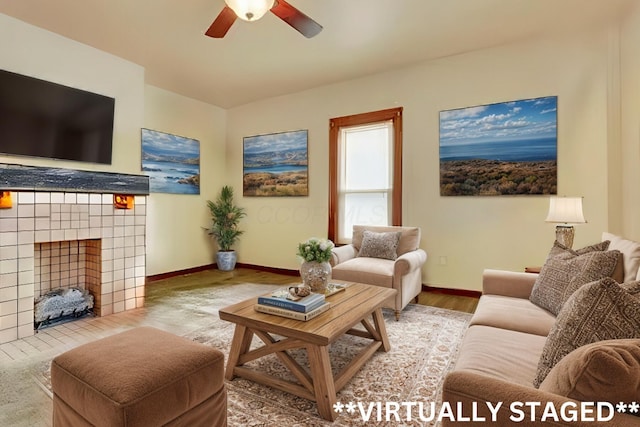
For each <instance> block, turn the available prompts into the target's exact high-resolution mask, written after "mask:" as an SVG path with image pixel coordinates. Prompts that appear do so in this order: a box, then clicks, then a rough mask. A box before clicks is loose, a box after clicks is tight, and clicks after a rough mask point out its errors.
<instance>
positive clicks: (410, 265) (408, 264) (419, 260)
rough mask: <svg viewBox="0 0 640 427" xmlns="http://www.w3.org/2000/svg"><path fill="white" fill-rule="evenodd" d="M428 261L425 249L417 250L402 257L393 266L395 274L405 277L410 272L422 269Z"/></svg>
mask: <svg viewBox="0 0 640 427" xmlns="http://www.w3.org/2000/svg"><path fill="white" fill-rule="evenodd" d="M426 261H427V253H426V252H425V251H424V250H423V249H420V248H418V249H416V250H415V251H410V252H407V253H404V254H402V255H400V256H399V257H398V258H397V259H396V262H395V264H394V265H393V270H394V274H396V275H397V274H400V275H401V276H404V275H405V274H408V273H409V272H411V271H413V270H416V269H420V268H422V265H423V264H424V263H425V262H426Z"/></svg>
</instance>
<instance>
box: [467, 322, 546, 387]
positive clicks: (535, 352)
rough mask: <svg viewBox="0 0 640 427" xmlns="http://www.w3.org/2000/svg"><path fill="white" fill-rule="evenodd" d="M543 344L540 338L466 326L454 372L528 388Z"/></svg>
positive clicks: (501, 330) (502, 330) (520, 333)
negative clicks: (471, 374) (466, 372)
mask: <svg viewBox="0 0 640 427" xmlns="http://www.w3.org/2000/svg"><path fill="white" fill-rule="evenodd" d="M544 343H545V337H543V336H540V335H531V334H525V333H522V332H516V331H510V330H507V329H501V328H493V327H491V326H482V325H474V326H470V327H469V328H468V329H467V331H466V332H465V336H464V339H463V340H462V343H461V344H460V350H459V351H458V360H457V361H456V365H455V370H456V371H459V370H467V371H471V372H475V373H477V374H481V375H486V376H489V377H492V378H497V379H500V380H503V381H508V382H510V383H516V384H520V385H525V386H529V387H530V386H531V381H532V379H533V378H534V377H535V374H536V362H537V361H538V359H539V358H540V353H541V352H542V348H543V347H544ZM498 356H499V357H498Z"/></svg>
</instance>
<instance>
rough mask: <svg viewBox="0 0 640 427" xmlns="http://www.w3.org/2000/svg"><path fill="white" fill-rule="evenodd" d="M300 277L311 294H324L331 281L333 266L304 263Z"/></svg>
mask: <svg viewBox="0 0 640 427" xmlns="http://www.w3.org/2000/svg"><path fill="white" fill-rule="evenodd" d="M300 277H302V283H303V284H304V285H305V286H308V287H309V288H311V292H317V293H324V292H325V291H326V290H327V285H328V284H329V280H331V264H329V262H317V261H304V262H303V263H302V264H301V265H300Z"/></svg>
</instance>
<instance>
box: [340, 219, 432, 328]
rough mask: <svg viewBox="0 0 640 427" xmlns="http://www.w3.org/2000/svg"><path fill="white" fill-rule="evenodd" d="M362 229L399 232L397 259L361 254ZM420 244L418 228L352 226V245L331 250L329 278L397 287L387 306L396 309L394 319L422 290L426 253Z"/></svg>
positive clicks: (377, 231) (398, 317) (376, 231)
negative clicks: (331, 269) (393, 297)
mask: <svg viewBox="0 0 640 427" xmlns="http://www.w3.org/2000/svg"><path fill="white" fill-rule="evenodd" d="M365 230H368V231H372V232H375V233H387V232H400V233H401V234H400V240H399V242H398V246H397V248H396V254H397V258H396V259H395V260H393V259H384V258H374V257H369V256H362V255H361V249H362V242H363V236H364V231H365ZM419 246H420V228H418V227H394V226H364V225H355V226H353V238H352V242H351V244H349V245H344V246H338V247H335V248H334V249H333V254H332V256H331V261H330V262H331V266H332V268H333V271H332V273H331V277H332V279H333V280H335V281H340V280H344V281H348V282H359V283H366V284H369V285H376V286H383V287H386V288H392V289H396V290H397V291H398V293H397V294H396V297H395V300H391V301H389V302H388V305H387V307H389V308H392V309H394V310H395V315H396V320H399V319H400V312H401V311H402V310H403V309H404V308H405V307H406V306H407V304H409V302H411V300H412V299H414V298H415V299H416V300H417V296H418V295H419V294H420V291H422V265H423V264H424V263H425V262H426V260H427V253H426V252H425V251H424V250H422V249H420V247H419ZM365 252H366V251H365ZM359 255H360V256H359Z"/></svg>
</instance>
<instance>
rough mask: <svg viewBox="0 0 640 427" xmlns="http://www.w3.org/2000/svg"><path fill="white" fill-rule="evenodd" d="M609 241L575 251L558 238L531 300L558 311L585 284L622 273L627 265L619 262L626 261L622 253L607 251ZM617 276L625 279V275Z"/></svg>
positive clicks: (555, 311)
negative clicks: (562, 243) (623, 266)
mask: <svg viewBox="0 0 640 427" xmlns="http://www.w3.org/2000/svg"><path fill="white" fill-rule="evenodd" d="M608 245H609V242H608V241H606V242H601V243H600V244H598V245H593V246H588V247H586V248H583V249H580V250H578V251H574V250H572V249H568V248H566V247H564V246H562V245H561V244H559V243H558V242H556V243H555V244H554V246H553V248H552V249H551V252H550V253H549V256H548V257H547V261H546V262H545V263H544V265H543V266H542V268H541V269H540V274H539V275H538V277H537V279H536V282H535V283H534V285H533V289H532V290H531V296H530V297H529V300H530V301H531V302H532V303H534V304H535V305H537V306H539V307H542V308H544V309H545V310H548V311H550V312H551V313H553V314H555V315H558V313H559V312H560V309H561V308H562V306H563V305H564V303H565V302H566V301H567V299H568V298H569V297H570V296H571V295H572V294H573V293H574V292H575V291H576V290H577V289H578V288H580V287H581V286H582V285H584V284H587V283H590V282H593V281H595V280H599V279H602V278H604V277H612V276H613V275H614V273H616V272H617V273H618V274H620V275H622V273H623V269H622V268H619V269H616V267H617V266H618V263H622V254H621V253H620V251H607V250H606V247H608ZM601 248H604V249H601ZM620 266H622V265H621V264H620ZM616 278H617V279H618V280H622V277H616Z"/></svg>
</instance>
